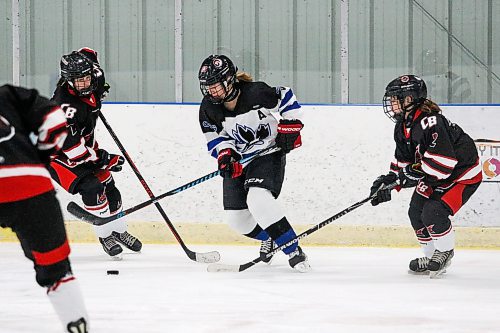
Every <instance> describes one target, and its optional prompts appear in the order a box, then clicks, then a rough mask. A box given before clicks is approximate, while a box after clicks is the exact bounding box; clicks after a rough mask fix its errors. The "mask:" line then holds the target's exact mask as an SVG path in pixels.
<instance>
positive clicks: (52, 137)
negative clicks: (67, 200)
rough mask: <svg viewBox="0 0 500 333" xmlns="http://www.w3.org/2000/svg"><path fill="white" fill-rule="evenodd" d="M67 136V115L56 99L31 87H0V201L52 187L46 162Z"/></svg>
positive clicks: (15, 199) (3, 201) (30, 194)
mask: <svg viewBox="0 0 500 333" xmlns="http://www.w3.org/2000/svg"><path fill="white" fill-rule="evenodd" d="M30 135H32V136H33V140H32V139H31V138H30ZM66 136H67V129H66V118H65V116H64V112H63V111H62V110H61V108H60V107H59V106H58V105H57V104H56V103H54V102H51V101H49V100H48V99H46V98H44V97H41V96H40V95H39V94H38V92H37V91H36V90H34V89H25V88H21V87H14V86H11V85H4V86H2V87H0V203H6V202H13V201H19V200H24V199H28V198H31V197H34V196H37V195H39V194H42V193H45V192H48V191H51V190H53V189H54V187H53V186H52V182H51V178H50V174H49V172H48V171H47V169H46V166H45V164H46V163H48V162H49V157H50V155H51V154H53V153H56V152H57V151H58V150H60V149H61V148H62V146H63V143H64V140H65V139H66ZM33 141H36V142H35V143H33Z"/></svg>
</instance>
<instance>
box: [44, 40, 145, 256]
mask: <svg viewBox="0 0 500 333" xmlns="http://www.w3.org/2000/svg"><path fill="white" fill-rule="evenodd" d="M60 65H61V78H60V79H59V82H58V84H57V88H56V90H55V92H54V96H53V98H52V99H53V100H54V101H56V102H57V103H58V104H60V105H61V107H62V109H63V110H64V111H65V113H66V119H67V122H68V127H69V131H68V138H67V139H66V141H65V143H64V146H63V149H62V150H61V152H60V153H59V154H57V155H56V156H54V158H53V161H52V163H51V164H50V173H51V175H52V178H53V179H54V180H55V181H56V182H57V183H59V184H60V185H61V186H62V187H63V188H64V189H65V190H66V191H68V192H69V193H71V194H77V193H79V194H80V195H81V197H82V201H83V204H84V207H85V209H87V210H88V211H89V212H91V213H92V214H94V215H98V216H102V217H104V216H109V215H113V214H116V213H118V212H120V211H121V209H122V202H121V194H120V191H119V190H118V188H117V187H116V185H115V181H114V180H113V176H112V175H111V172H118V171H121V169H122V165H123V163H124V158H123V156H120V155H115V154H110V153H108V152H107V151H106V150H104V149H102V148H100V147H99V145H98V144H97V141H96V139H95V136H94V135H95V133H94V129H95V127H96V123H97V118H98V113H99V112H100V109H101V101H102V99H103V98H104V97H105V96H106V94H107V92H108V90H109V85H108V84H106V83H105V79H104V72H103V70H102V69H101V67H100V66H99V62H98V59H97V52H96V51H94V50H92V49H90V48H82V49H80V50H78V51H73V52H72V53H70V54H66V55H63V56H62V58H61V64H60ZM110 171H111V172H110ZM94 230H95V233H96V235H97V236H98V238H99V241H100V243H101V244H102V247H103V249H104V251H105V252H106V253H107V254H108V255H110V256H111V257H115V258H119V257H120V253H121V252H122V251H123V249H122V247H121V246H120V244H122V245H124V246H125V247H127V248H128V249H130V250H132V251H136V252H137V251H140V250H141V248H142V244H141V242H140V241H139V240H138V239H137V238H136V237H134V236H132V235H131V234H130V233H128V232H127V225H126V223H125V222H124V221H123V219H117V220H114V221H112V222H110V223H108V224H105V225H102V226H94ZM117 242H118V243H117Z"/></svg>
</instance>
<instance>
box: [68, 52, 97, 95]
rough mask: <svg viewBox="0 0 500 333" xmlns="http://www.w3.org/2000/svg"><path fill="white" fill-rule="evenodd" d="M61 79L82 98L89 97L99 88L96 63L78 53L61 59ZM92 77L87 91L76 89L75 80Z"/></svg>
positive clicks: (72, 53)
mask: <svg viewBox="0 0 500 333" xmlns="http://www.w3.org/2000/svg"><path fill="white" fill-rule="evenodd" d="M60 66H61V78H63V79H64V80H65V81H66V82H68V84H69V85H70V86H71V88H73V89H74V90H75V92H76V93H77V94H78V95H80V96H85V95H89V94H90V93H92V91H94V90H95V88H96V86H97V79H96V77H95V74H94V63H93V62H92V61H91V60H90V59H89V58H87V57H86V56H85V55H83V54H82V53H80V52H78V51H73V52H71V53H70V54H65V55H63V56H62V57H61V63H60ZM87 75H90V78H91V81H90V86H89V87H88V88H86V89H80V90H78V89H76V87H75V85H74V80H75V79H78V78H82V77H85V76H87Z"/></svg>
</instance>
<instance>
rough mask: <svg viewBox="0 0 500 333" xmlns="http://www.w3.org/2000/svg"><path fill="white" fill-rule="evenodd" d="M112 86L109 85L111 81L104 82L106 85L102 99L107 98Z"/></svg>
mask: <svg viewBox="0 0 500 333" xmlns="http://www.w3.org/2000/svg"><path fill="white" fill-rule="evenodd" d="M110 88H111V86H110V85H109V83H107V82H106V83H104V87H103V88H102V95H101V100H103V99H105V98H106V97H107V96H108V94H109V89H110Z"/></svg>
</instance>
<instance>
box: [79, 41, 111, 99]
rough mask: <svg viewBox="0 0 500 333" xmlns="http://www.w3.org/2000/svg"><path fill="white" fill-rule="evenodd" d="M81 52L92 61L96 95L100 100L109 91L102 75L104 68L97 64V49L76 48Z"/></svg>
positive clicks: (108, 86)
mask: <svg viewBox="0 0 500 333" xmlns="http://www.w3.org/2000/svg"><path fill="white" fill-rule="evenodd" d="M78 52H80V53H81V54H83V55H84V56H86V57H87V58H89V59H90V60H91V61H92V62H93V63H94V77H95V78H96V80H97V88H96V95H97V96H98V97H99V98H100V99H101V100H102V99H104V98H106V96H107V95H108V93H109V89H110V85H109V83H107V82H106V78H105V76H104V70H103V69H102V68H101V65H100V64H99V58H98V56H97V51H95V50H93V49H91V48H90V47H82V48H81V49H79V50H78Z"/></svg>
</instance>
